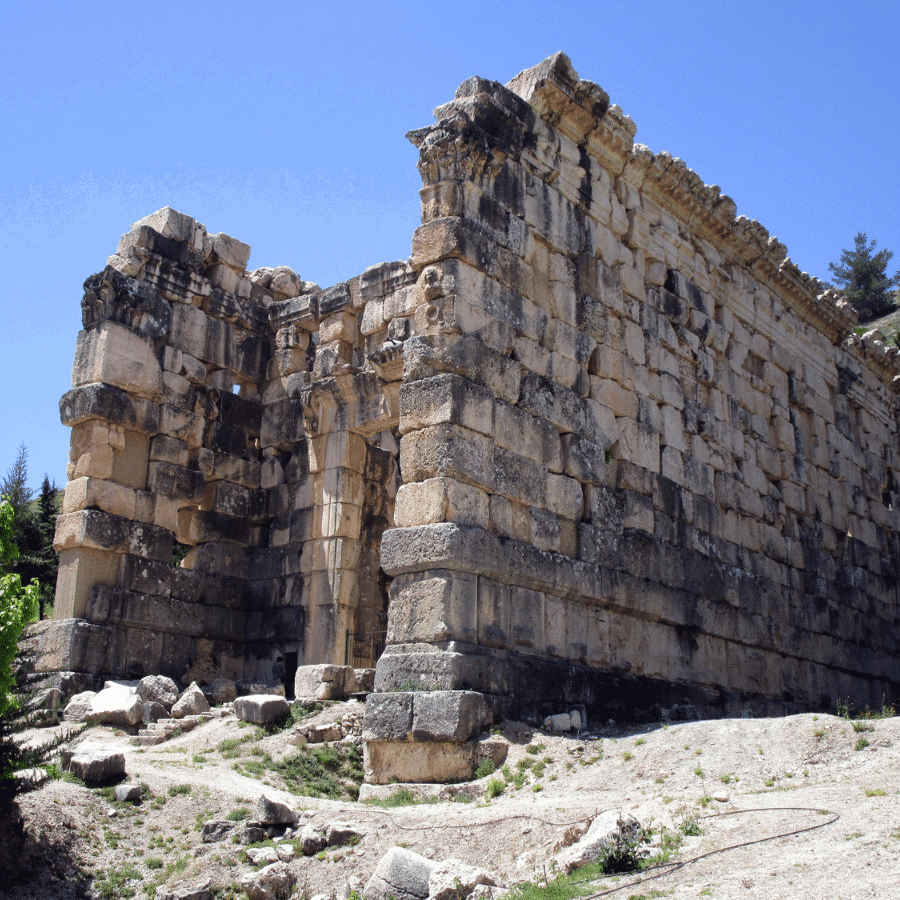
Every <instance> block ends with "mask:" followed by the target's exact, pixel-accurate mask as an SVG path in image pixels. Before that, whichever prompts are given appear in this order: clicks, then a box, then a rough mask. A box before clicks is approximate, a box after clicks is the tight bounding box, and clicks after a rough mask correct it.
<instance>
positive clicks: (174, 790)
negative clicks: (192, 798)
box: [166, 784, 193, 797]
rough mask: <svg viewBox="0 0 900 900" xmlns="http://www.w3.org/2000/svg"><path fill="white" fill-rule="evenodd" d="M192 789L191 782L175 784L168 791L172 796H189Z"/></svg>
mask: <svg viewBox="0 0 900 900" xmlns="http://www.w3.org/2000/svg"><path fill="white" fill-rule="evenodd" d="M192 790H193V788H192V787H191V786H190V785H189V784H173V785H171V786H170V787H169V789H168V790H167V791H166V793H167V794H168V795H169V796H170V797H178V796H187V795H188V794H190V792H191V791H192Z"/></svg>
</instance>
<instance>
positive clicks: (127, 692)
mask: <svg viewBox="0 0 900 900" xmlns="http://www.w3.org/2000/svg"><path fill="white" fill-rule="evenodd" d="M143 714H144V705H143V703H142V702H141V698H140V697H139V696H138V695H137V694H136V693H134V691H133V690H132V689H131V688H130V687H126V686H125V685H111V686H109V687H105V688H104V689H103V690H102V691H100V693H98V694H97V695H96V696H94V697H93V698H92V699H91V708H90V710H88V712H87V713H86V714H85V716H84V721H86V722H102V723H103V724H104V725H121V726H124V727H129V726H131V725H137V724H138V722H140V721H141V719H142V718H143Z"/></svg>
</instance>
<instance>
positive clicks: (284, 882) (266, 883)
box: [239, 862, 294, 900]
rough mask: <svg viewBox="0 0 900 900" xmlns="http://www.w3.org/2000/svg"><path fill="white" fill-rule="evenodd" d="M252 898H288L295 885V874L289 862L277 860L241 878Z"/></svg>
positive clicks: (281, 899)
mask: <svg viewBox="0 0 900 900" xmlns="http://www.w3.org/2000/svg"><path fill="white" fill-rule="evenodd" d="M239 883H240V886H241V887H242V888H243V889H244V890H245V891H246V892H247V896H248V897H249V898H250V900H287V898H288V896H289V895H290V893H291V889H292V888H293V886H294V874H293V872H291V869H290V867H289V866H288V865H287V863H283V862H275V863H272V865H270V866H266V867H265V868H264V869H260V870H259V871H258V872H249V873H248V874H246V875H244V876H242V877H241V879H240V882H239Z"/></svg>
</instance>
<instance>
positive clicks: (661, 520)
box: [39, 54, 900, 780]
mask: <svg viewBox="0 0 900 900" xmlns="http://www.w3.org/2000/svg"><path fill="white" fill-rule="evenodd" d="M435 116H436V119H437V123H436V124H434V125H431V126H429V127H427V128H423V129H421V130H418V131H413V132H411V133H410V135H409V138H410V140H412V142H413V143H414V144H415V145H416V146H417V147H418V149H419V152H420V160H419V171H420V172H421V175H422V179H423V182H424V187H423V188H422V190H421V200H422V220H423V224H422V226H421V227H420V228H418V229H417V230H416V232H415V234H414V235H413V240H412V254H411V256H410V258H409V260H408V261H402V262H394V263H385V264H381V265H377V266H374V267H372V268H370V269H367V270H366V271H365V272H363V273H362V274H361V275H360V276H359V277H357V278H353V279H352V280H350V281H347V282H345V283H342V284H338V285H335V286H334V287H330V288H328V289H326V290H321V289H320V288H319V287H318V286H316V285H313V284H309V283H306V282H303V281H302V280H301V279H300V278H299V277H297V275H295V274H294V272H293V271H291V270H290V269H288V268H285V267H279V268H276V269H257V270H256V271H254V272H246V271H245V265H246V263H247V260H248V257H249V253H250V248H249V247H248V246H247V245H246V244H243V243H241V242H240V241H237V240H234V239H233V238H231V237H228V236H226V235H223V234H215V235H210V234H208V233H207V232H206V230H205V228H204V227H203V226H202V225H200V224H198V223H197V222H195V221H194V220H193V219H191V218H188V217H187V216H185V215H182V214H180V213H177V212H175V211H173V210H171V209H163V210H160V211H159V212H157V213H154V214H153V215H151V216H148V217H147V218H146V219H143V220H141V221H140V222H138V223H137V224H136V225H134V226H133V227H132V229H131V231H130V232H129V233H128V234H126V235H125V236H124V237H123V238H122V240H121V242H120V244H119V247H118V250H117V252H116V254H115V255H114V256H112V257H110V258H109V260H108V264H107V266H106V268H105V269H104V270H103V271H102V272H100V273H99V274H96V275H93V276H91V277H90V278H89V279H88V280H87V282H86V283H85V295H84V300H83V301H82V306H83V319H84V330H83V331H82V332H81V333H80V334H79V336H78V343H77V349H76V355H75V365H74V369H73V389H72V390H71V391H69V392H68V393H67V394H66V395H65V396H64V397H63V398H62V401H61V404H60V410H61V415H62V420H63V422H65V424H67V425H69V426H71V428H72V450H71V455H70V460H71V461H70V464H69V469H68V477H69V482H68V485H67V487H66V492H65V505H64V509H63V513H64V514H63V515H62V516H61V517H60V519H59V525H58V531H57V547H58V549H59V551H60V554H61V565H60V575H59V582H58V586H57V595H56V607H55V616H56V619H55V621H54V622H52V623H51V624H50V625H49V626H47V627H46V628H45V629H44V631H43V633H42V635H41V650H42V657H41V661H40V664H39V666H40V667H41V668H42V669H43V670H44V671H46V672H60V673H77V674H75V675H69V676H67V677H68V678H69V679H70V682H71V683H75V682H77V681H78V680H79V679H81V680H82V681H84V680H88V681H89V680H98V679H99V678H102V677H105V676H112V675H115V676H122V677H128V678H137V677H140V676H143V675H145V674H149V673H161V674H166V675H169V676H171V677H174V678H176V679H179V680H181V681H183V682H188V681H190V680H195V679H196V680H198V681H200V682H201V683H203V682H204V681H206V682H209V681H212V680H213V679H214V678H216V677H219V676H223V677H228V678H232V679H235V680H241V679H244V680H249V681H256V682H260V681H262V682H268V683H270V684H271V683H274V682H278V681H284V683H285V684H286V685H287V686H288V692H290V684H291V679H292V676H293V672H294V670H295V669H296V667H297V666H303V665H309V664H312V663H326V662H327V663H338V664H347V665H355V666H373V665H376V664H377V668H376V676H375V693H372V694H370V695H369V698H368V701H367V703H368V705H367V726H366V727H367V730H366V738H367V751H368V763H369V776H370V778H373V779H375V780H386V779H387V778H389V777H398V778H401V780H428V779H429V777H433V776H434V775H435V773H437V772H439V771H440V772H443V773H445V774H446V773H447V772H448V771H457V770H458V772H463V771H464V770H465V769H466V766H468V765H469V764H470V762H471V759H472V745H471V739H472V737H473V736H474V735H475V734H477V733H478V732H479V731H480V730H481V729H482V728H484V726H485V725H486V724H487V723H489V722H490V721H491V720H492V719H496V718H498V717H501V716H519V717H524V718H529V717H532V718H533V717H535V716H544V715H546V714H548V713H551V712H559V711H561V710H566V709H572V708H578V709H581V710H582V711H583V712H585V713H587V715H588V716H589V717H592V718H596V717H602V718H604V719H605V718H607V717H609V716H612V717H615V718H624V717H627V716H637V717H647V718H649V717H655V718H665V717H674V718H677V717H686V716H695V715H699V714H719V715H721V714H729V715H739V714H748V713H765V712H778V711H790V710H795V709H800V708H807V709H808V708H816V707H832V708H833V703H834V700H835V699H836V698H839V697H840V698H848V699H850V700H851V702H854V703H856V704H859V705H865V704H869V705H872V706H880V704H881V702H882V700H883V698H885V699H887V700H888V701H891V700H893V699H895V698H896V697H897V696H898V686H900V629H898V627H897V620H898V586H897V585H898V574H900V572H898V569H900V540H898V535H900V512H898V505H900V487H898V472H900V460H898V445H897V433H898V424H900V423H898V414H900V399H898V390H900V388H898V386H900V374H898V373H900V369H898V351H897V350H893V349H892V350H887V349H886V348H885V346H884V345H883V344H882V343H881V342H880V341H879V340H878V334H877V333H874V334H868V335H864V336H862V337H858V336H857V335H856V334H855V330H854V326H855V317H854V313H853V311H852V309H851V308H850V307H849V306H848V305H847V304H846V303H845V302H844V301H843V300H841V299H840V298H839V296H838V295H836V294H835V293H834V292H832V291H831V290H826V289H825V286H824V285H822V284H821V283H820V282H818V281H817V280H816V279H815V278H811V277H809V276H808V275H806V274H805V273H801V272H800V271H799V270H798V268H797V267H796V266H795V265H794V264H793V263H792V262H791V261H790V260H789V259H787V258H786V251H785V247H784V246H783V245H782V244H780V243H779V242H778V241H777V240H776V239H775V238H772V237H770V236H769V234H768V233H767V231H766V230H765V229H764V228H763V227H762V226H761V225H759V224H758V223H757V222H754V221H750V220H748V219H746V218H744V217H740V216H736V208H735V204H734V202H733V201H732V200H731V199H730V198H728V197H726V196H724V195H722V194H720V192H719V189H718V188H717V187H715V186H709V185H706V184H704V183H703V181H702V180H701V179H700V178H699V177H698V176H697V175H696V174H695V173H694V172H692V171H691V170H690V169H688V168H687V167H686V166H685V164H684V163H683V162H682V161H681V160H680V159H675V158H673V157H672V156H671V155H669V154H667V153H660V154H654V153H653V152H651V151H650V150H649V149H648V148H647V147H644V146H642V145H640V144H635V143H634V140H633V139H634V134H635V130H636V128H635V124H634V122H633V121H632V120H631V119H630V118H628V117H627V116H626V115H624V114H623V112H622V111H621V109H619V107H617V106H610V105H609V102H608V98H607V95H606V94H605V93H604V91H602V90H601V89H600V88H599V87H598V86H597V85H595V84H593V83H591V82H588V81H580V80H579V78H578V75H577V73H576V72H575V71H574V70H573V69H572V67H571V64H570V63H569V61H568V59H567V58H566V57H565V56H564V55H562V54H557V55H555V56H553V57H551V58H550V59H548V60H546V61H544V62H543V63H541V64H540V65H538V66H537V67H535V68H533V69H529V70H526V71H524V72H522V73H521V74H520V75H518V76H517V77H516V78H514V79H513V80H512V81H511V82H510V83H509V84H508V85H507V86H505V87H504V86H503V85H501V84H498V83H496V82H491V81H486V80H483V79H481V78H472V79H469V80H468V81H466V82H465V83H464V84H463V85H461V87H460V88H459V90H458V91H457V93H456V97H455V99H454V100H452V101H451V102H450V103H447V104H445V105H443V106H440V107H438V108H437V109H436V111H435ZM176 541H177V542H179V543H180V544H184V545H188V546H189V547H190V550H189V552H188V553H187V555H186V556H185V557H184V560H183V562H182V563H181V564H180V565H173V564H172V557H173V543H174V542H176ZM72 679H74V681H72ZM416 689H418V691H417V690H416ZM448 766H449V769H448ZM454 766H456V769H454V768H453V767H454Z"/></svg>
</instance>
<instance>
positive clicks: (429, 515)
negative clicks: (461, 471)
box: [394, 478, 490, 528]
mask: <svg viewBox="0 0 900 900" xmlns="http://www.w3.org/2000/svg"><path fill="white" fill-rule="evenodd" d="M489 518H490V515H489V510H488V495H487V493H486V492H485V491H483V490H481V489H479V488H477V487H475V486H473V485H470V484H466V483H464V482H461V481H457V480H455V479H453V478H429V479H426V480H425V481H420V482H413V483H411V484H405V485H402V486H401V488H400V490H399V491H398V492H397V498H396V501H395V507H394V524H395V525H396V526H397V527H400V528H403V527H406V526H408V525H427V524H432V523H434V522H447V521H453V522H461V523H463V524H466V525H480V526H482V527H483V528H486V527H487V526H488V522H489Z"/></svg>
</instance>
